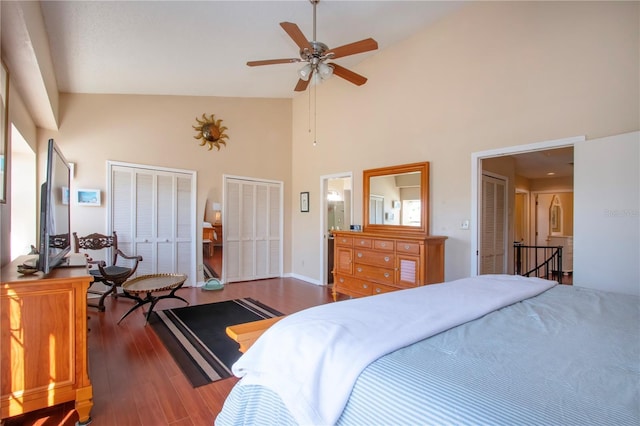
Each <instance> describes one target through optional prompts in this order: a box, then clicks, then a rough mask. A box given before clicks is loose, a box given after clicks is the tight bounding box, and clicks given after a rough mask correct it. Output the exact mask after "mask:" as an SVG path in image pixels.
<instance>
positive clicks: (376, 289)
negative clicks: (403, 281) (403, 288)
mask: <svg viewBox="0 0 640 426" xmlns="http://www.w3.org/2000/svg"><path fill="white" fill-rule="evenodd" d="M397 290H400V289H399V288H398V287H391V286H388V285H384V284H378V283H375V284H373V295H374V296H375V295H376V294H382V293H389V292H390V291H397Z"/></svg>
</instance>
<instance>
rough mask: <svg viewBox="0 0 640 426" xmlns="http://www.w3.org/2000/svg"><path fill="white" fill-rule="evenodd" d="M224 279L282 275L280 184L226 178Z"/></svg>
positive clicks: (235, 279) (251, 278)
mask: <svg viewBox="0 0 640 426" xmlns="http://www.w3.org/2000/svg"><path fill="white" fill-rule="evenodd" d="M225 191H226V193H225V199H226V202H225V204H226V209H227V214H226V215H225V217H226V221H225V225H224V229H225V237H224V238H225V242H224V248H225V253H224V257H223V260H224V262H225V265H224V267H223V271H224V275H225V280H226V281H227V282H234V281H247V280H256V279H263V278H272V277H279V276H281V275H282V236H281V234H282V230H281V216H282V206H281V204H282V201H281V200H282V195H281V193H282V184H281V183H273V182H262V181H249V180H241V179H231V178H226V181H225Z"/></svg>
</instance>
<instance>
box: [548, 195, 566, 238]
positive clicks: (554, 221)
mask: <svg viewBox="0 0 640 426" xmlns="http://www.w3.org/2000/svg"><path fill="white" fill-rule="evenodd" d="M562 222H563V213H562V204H561V203H560V198H558V196H557V195H554V196H553V199H552V200H551V206H550V207H549V233H550V234H551V235H562Z"/></svg>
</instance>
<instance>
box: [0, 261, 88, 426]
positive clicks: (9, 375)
mask: <svg viewBox="0 0 640 426" xmlns="http://www.w3.org/2000/svg"><path fill="white" fill-rule="evenodd" d="M24 261H25V257H24V256H23V257H19V258H18V259H16V260H15V261H14V262H11V263H10V264H9V265H7V266H6V267H5V268H2V271H1V274H2V287H1V291H0V327H1V328H0V403H1V404H0V407H1V411H0V414H1V416H0V418H2V419H4V418H7V417H13V416H15V415H19V414H22V413H26V412H29V411H33V410H37V409H40V408H44V407H49V406H53V405H57V404H60V403H63V402H67V401H75V408H76V410H77V412H78V415H79V419H80V423H85V422H87V421H89V420H90V417H89V414H90V411H91V407H92V406H93V400H92V399H93V390H92V387H91V381H90V380H89V374H88V369H87V367H88V365H87V288H88V287H89V283H90V282H91V280H92V278H91V276H90V275H89V274H88V273H87V268H86V267H73V268H58V269H54V270H53V271H52V272H51V273H50V274H48V275H45V276H43V275H42V273H41V272H39V273H37V274H35V275H31V276H22V275H19V274H18V272H17V266H18V265H19V264H21V263H24Z"/></svg>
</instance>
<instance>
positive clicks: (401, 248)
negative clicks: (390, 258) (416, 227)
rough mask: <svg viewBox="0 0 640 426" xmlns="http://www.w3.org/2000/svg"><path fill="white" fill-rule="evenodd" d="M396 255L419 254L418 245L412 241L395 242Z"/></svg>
mask: <svg viewBox="0 0 640 426" xmlns="http://www.w3.org/2000/svg"><path fill="white" fill-rule="evenodd" d="M396 251H397V252H398V253H408V254H420V244H418V243H416V242H413V241H396Z"/></svg>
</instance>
